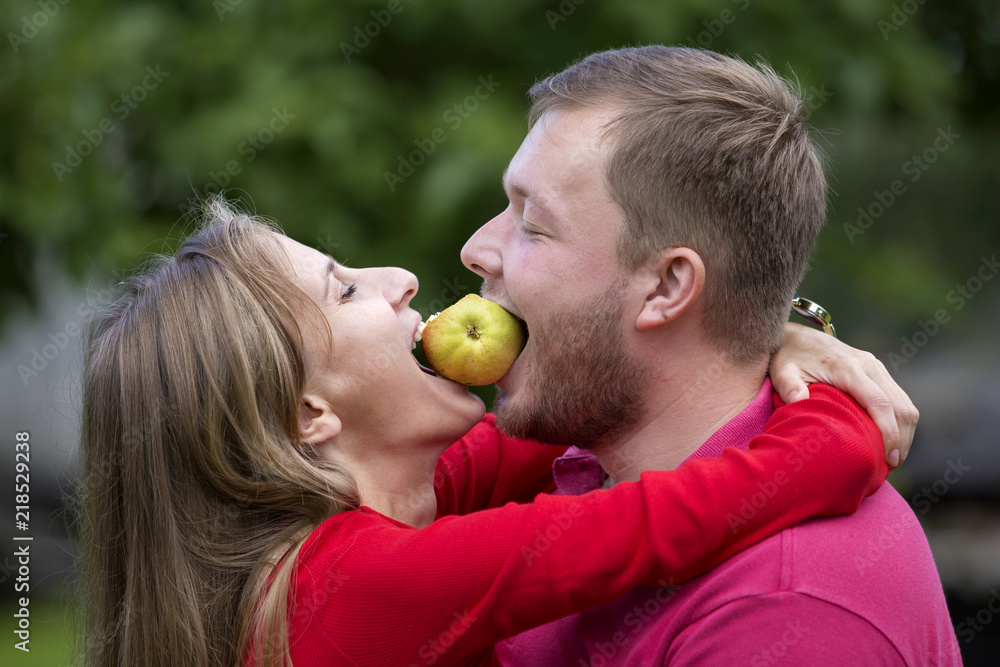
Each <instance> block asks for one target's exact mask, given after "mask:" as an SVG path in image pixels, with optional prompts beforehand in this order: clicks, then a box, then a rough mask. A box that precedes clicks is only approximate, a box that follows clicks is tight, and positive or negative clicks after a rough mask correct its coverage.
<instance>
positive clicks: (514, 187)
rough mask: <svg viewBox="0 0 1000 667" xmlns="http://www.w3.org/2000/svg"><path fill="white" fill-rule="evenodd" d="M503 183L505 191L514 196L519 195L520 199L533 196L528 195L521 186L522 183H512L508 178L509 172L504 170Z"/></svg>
mask: <svg viewBox="0 0 1000 667" xmlns="http://www.w3.org/2000/svg"><path fill="white" fill-rule="evenodd" d="M501 183H502V185H503V189H504V190H505V191H507V192H510V193H513V194H515V195H517V196H518V197H521V198H522V199H527V198H528V197H530V196H531V195H530V194H529V193H528V190H527V189H526V188H525V187H524V186H523V185H521V184H520V183H515V182H513V181H511V180H510V179H509V178H508V177H507V170H506V169H504V170H503V176H502V177H501Z"/></svg>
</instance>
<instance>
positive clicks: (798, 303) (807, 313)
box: [792, 297, 837, 338]
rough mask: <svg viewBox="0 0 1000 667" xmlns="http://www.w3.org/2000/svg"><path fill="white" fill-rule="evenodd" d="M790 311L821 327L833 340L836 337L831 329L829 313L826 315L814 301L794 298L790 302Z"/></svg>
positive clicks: (825, 311)
mask: <svg viewBox="0 0 1000 667" xmlns="http://www.w3.org/2000/svg"><path fill="white" fill-rule="evenodd" d="M792 310H794V311H795V312H796V313H798V314H799V315H801V316H802V317H804V318H805V319H807V320H809V321H810V322H812V323H813V324H815V325H816V326H818V327H822V329H823V331H825V332H826V333H828V334H830V335H831V336H833V337H834V338H836V337H837V332H836V330H835V329H834V328H833V316H832V315H830V313H828V312H827V310H826V309H825V308H823V306H821V305H819V304H818V303H816V302H815V301H810V300H809V299H803V298H802V297H796V298H795V299H793V300H792Z"/></svg>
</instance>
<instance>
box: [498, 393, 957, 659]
mask: <svg viewBox="0 0 1000 667" xmlns="http://www.w3.org/2000/svg"><path fill="white" fill-rule="evenodd" d="M773 411H774V404H773V402H772V399H771V383H770V380H765V382H764V385H763V386H762V387H761V390H760V393H759V394H758V395H757V398H756V399H754V401H753V402H752V403H751V404H750V405H749V406H748V407H747V408H746V409H745V410H743V412H741V413H740V414H738V415H737V416H736V417H735V418H733V419H732V420H731V421H729V422H728V423H727V424H726V425H725V426H723V427H722V428H721V429H719V430H718V431H717V432H716V433H715V434H714V435H712V437H711V438H709V439H708V441H706V442H705V444H703V445H702V446H701V447H699V448H698V449H697V450H696V451H695V452H694V453H693V454H692V455H691V456H689V457H688V459H686V460H685V462H686V461H688V460H691V459H694V458H702V457H709V456H713V457H714V456H719V455H720V454H721V453H722V450H723V449H724V448H726V447H738V448H740V449H747V447H748V444H749V442H750V440H751V439H752V438H753V437H754V436H755V435H758V434H759V433H761V432H763V430H764V425H765V423H766V422H767V420H768V418H769V417H770V416H771V413H772V412H773ZM803 455H808V448H805V449H804V451H803ZM681 465H683V463H682V464H681ZM553 473H554V476H555V478H556V485H557V488H558V490H557V493H565V494H580V493H584V492H586V491H588V490H591V489H594V488H597V487H598V486H600V484H601V483H602V481H603V480H604V478H605V477H606V475H605V474H604V472H603V471H602V470H601V468H600V464H599V463H598V462H597V459H596V457H594V456H593V455H592V454H590V453H589V452H585V451H582V450H578V449H575V448H571V449H570V450H568V451H567V452H566V454H565V455H563V456H562V457H560V458H559V459H556V461H555V462H554V463H553ZM766 490H767V489H766V483H765V484H764V485H763V486H762V495H761V497H760V498H756V499H751V500H755V501H756V502H765V497H766ZM747 511H752V508H751V507H750V506H748V508H747ZM733 521H734V522H738V521H739V519H738V518H737V517H733ZM594 585H595V586H599V585H600V582H594ZM497 654H498V656H499V657H500V660H501V662H502V663H503V664H504V665H507V666H510V667H524V666H533V665H537V666H538V667H560V666H563V665H565V666H567V667H568V666H572V667H607V666H610V665H623V666H624V665H629V666H637V665H667V664H669V665H698V666H709V667H711V666H718V667H722V666H725V667H729V666H730V665H750V667H765V666H768V665H775V664H778V663H781V664H784V665H911V666H913V667H918V666H919V667H927V666H929V665H961V664H962V660H961V657H960V655H959V650H958V641H957V639H956V637H955V631H954V629H953V628H952V626H951V621H950V619H949V616H948V608H947V606H946V605H945V600H944V592H943V591H942V588H941V580H940V578H939V577H938V573H937V569H936V568H935V566H934V560H933V558H932V556H931V552H930V548H929V547H928V545H927V539H926V538H925V537H924V533H923V530H922V529H921V528H920V524H919V523H918V522H917V518H916V516H915V515H914V514H913V511H912V510H911V509H910V507H909V506H908V505H907V504H906V502H905V501H904V500H903V499H902V497H900V495H899V494H898V493H896V491H895V490H894V489H893V488H892V487H891V486H890V485H889V484H885V485H883V486H882V488H881V489H879V490H878V491H877V492H876V493H875V494H873V495H872V496H870V497H869V498H867V499H866V500H865V501H864V502H863V503H862V504H861V508H860V509H859V510H858V511H857V513H855V514H853V515H851V516H842V517H834V518H826V519H816V520H812V521H806V522H804V523H801V524H799V525H797V526H794V527H792V528H789V529H788V530H785V531H783V532H781V533H778V534H777V535H775V536H773V537H771V538H769V539H767V540H764V541H763V542H760V543H759V544H756V545H754V546H752V547H750V548H748V549H746V550H745V551H743V552H741V553H739V554H737V555H736V556H734V557H732V558H730V559H729V560H728V561H726V562H724V563H722V564H721V565H719V566H718V567H716V568H714V569H713V570H710V571H709V572H707V573H706V574H703V575H702V576H700V577H696V578H694V579H692V580H690V581H689V582H687V583H685V584H683V585H681V586H671V585H670V582H669V581H665V582H663V586H661V587H659V588H651V587H647V586H640V587H638V588H635V589H633V590H632V591H631V592H629V593H628V594H627V595H625V596H624V597H622V598H619V599H618V600H616V601H615V602H611V603H609V604H605V605H600V606H597V607H594V608H593V609H590V610H588V611H585V612H583V613H580V614H576V615H573V616H567V617H565V618H562V619H560V620H558V621H554V622H552V623H549V624H547V625H543V626H541V627H538V628H535V629H534V630H529V631H528V632H524V633H522V634H520V635H517V636H516V637H513V638H511V639H509V640H506V641H503V642H501V643H500V644H499V645H498V646H497Z"/></svg>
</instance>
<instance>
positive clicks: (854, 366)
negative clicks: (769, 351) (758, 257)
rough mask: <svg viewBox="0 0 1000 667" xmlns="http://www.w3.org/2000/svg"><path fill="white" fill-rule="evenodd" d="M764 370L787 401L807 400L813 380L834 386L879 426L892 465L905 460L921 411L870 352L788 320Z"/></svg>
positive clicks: (890, 465)
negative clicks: (848, 396)
mask: <svg viewBox="0 0 1000 667" xmlns="http://www.w3.org/2000/svg"><path fill="white" fill-rule="evenodd" d="M768 374H769V375H770V376H771V383H772V384H773V385H774V389H775V391H777V392H778V394H779V395H780V396H781V398H782V400H784V401H785V402H786V403H794V402H795V401H800V400H802V399H803V398H808V397H809V384H811V383H813V382H822V383H823V384H829V385H833V386H834V387H836V388H837V389H840V390H841V391H842V392H844V393H846V394H849V395H850V396H851V398H853V399H854V400H855V401H857V402H858V403H859V404H860V405H861V407H863V408H864V409H865V410H867V411H868V414H869V415H871V418H872V420H873V421H874V422H875V423H876V424H877V425H878V429H879V431H880V432H881V433H882V440H883V441H885V451H886V462H887V463H888V464H889V467H890V469H895V468H896V467H898V466H899V464H900V463H902V462H903V461H904V460H905V459H906V455H907V453H908V452H909V451H910V444H911V443H912V442H913V432H914V430H915V429H916V427H917V420H918V419H919V418H920V413H918V412H917V408H916V406H914V405H913V401H911V400H910V397H909V396H907V395H906V392H905V391H903V389H902V388H901V387H900V386H899V385H898V384H896V382H895V381H894V380H893V379H892V377H891V376H890V375H889V371H887V370H886V368H885V365H884V364H883V363H882V362H881V361H879V360H878V359H876V358H875V356H874V355H873V354H872V353H870V352H865V351H863V350H857V349H855V348H853V347H851V346H850V345H847V344H846V343H843V342H841V341H839V340H837V339H836V338H834V337H833V336H829V335H827V334H825V333H823V332H821V331H819V330H818V329H812V328H810V327H805V326H802V325H801V324H793V323H791V322H789V323H788V324H786V325H785V338H784V340H783V341H782V343H781V349H779V350H778V351H777V352H776V353H775V354H774V357H772V358H771V366H770V368H769V369H768Z"/></svg>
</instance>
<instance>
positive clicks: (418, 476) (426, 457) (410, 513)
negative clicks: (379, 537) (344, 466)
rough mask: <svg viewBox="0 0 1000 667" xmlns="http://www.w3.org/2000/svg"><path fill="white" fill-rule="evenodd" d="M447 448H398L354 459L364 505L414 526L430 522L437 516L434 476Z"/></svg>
mask: <svg viewBox="0 0 1000 667" xmlns="http://www.w3.org/2000/svg"><path fill="white" fill-rule="evenodd" d="M446 448H447V445H443V446H441V447H440V449H438V448H433V447H426V446H424V447H413V448H407V449H397V450H394V451H392V452H383V453H380V454H376V455H373V456H371V457H368V458H366V459H365V460H364V461H361V462H354V463H353V464H352V465H350V471H351V473H352V474H353V475H354V478H355V480H356V481H357V483H358V490H359V491H360V494H361V504H362V505H365V506H366V507H370V508H371V509H373V510H375V511H376V512H379V513H380V514H384V515H385V516H387V517H389V518H391V519H395V520H396V521H399V522H401V523H405V524H406V525H408V526H413V527H414V528H423V527H424V526H426V525H428V524H429V523H431V522H432V521H434V518H435V516H437V496H436V494H435V493H434V475H435V472H436V470H437V462H438V459H439V458H440V457H441V453H442V452H444V450H445V449H446Z"/></svg>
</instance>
